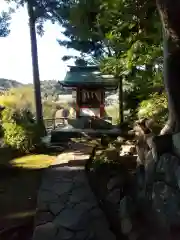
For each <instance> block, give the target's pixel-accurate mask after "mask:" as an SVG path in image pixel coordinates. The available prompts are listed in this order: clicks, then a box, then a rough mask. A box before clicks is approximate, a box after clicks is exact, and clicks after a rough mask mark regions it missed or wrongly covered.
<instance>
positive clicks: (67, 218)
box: [53, 208, 88, 231]
mask: <svg viewBox="0 0 180 240" xmlns="http://www.w3.org/2000/svg"><path fill="white" fill-rule="evenodd" d="M87 219H88V212H84V209H78V210H77V209H68V208H65V209H64V210H63V211H62V212H61V213H60V214H59V215H58V216H57V217H56V218H55V219H54V221H53V223H54V224H58V225H59V226H61V227H65V228H68V229H71V230H76V231H78V230H83V229H85V228H86V227H87V224H88V223H87Z"/></svg>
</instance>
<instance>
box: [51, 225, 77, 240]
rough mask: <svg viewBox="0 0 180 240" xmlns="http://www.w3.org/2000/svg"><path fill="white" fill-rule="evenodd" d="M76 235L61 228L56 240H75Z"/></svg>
mask: <svg viewBox="0 0 180 240" xmlns="http://www.w3.org/2000/svg"><path fill="white" fill-rule="evenodd" d="M74 235H75V233H73V232H72V231H68V230H67V229H65V228H63V227H60V228H58V234H57V235H56V239H62V240H68V239H74Z"/></svg>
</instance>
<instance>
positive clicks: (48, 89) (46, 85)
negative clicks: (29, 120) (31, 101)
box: [0, 78, 71, 98]
mask: <svg viewBox="0 0 180 240" xmlns="http://www.w3.org/2000/svg"><path fill="white" fill-rule="evenodd" d="M22 86H27V87H33V84H31V83H30V84H22V83H20V82H18V81H15V80H9V79H4V78H0V91H3V90H7V89H10V88H17V87H22ZM41 92H42V97H46V96H52V97H55V98H56V97H57V96H58V95H60V94H68V93H71V91H70V90H67V89H64V88H62V87H61V85H60V84H59V83H58V81H55V80H44V81H41Z"/></svg>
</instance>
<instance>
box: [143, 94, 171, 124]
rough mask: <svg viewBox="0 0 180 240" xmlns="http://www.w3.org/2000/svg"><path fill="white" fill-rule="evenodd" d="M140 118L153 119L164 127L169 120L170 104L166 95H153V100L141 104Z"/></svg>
mask: <svg viewBox="0 0 180 240" xmlns="http://www.w3.org/2000/svg"><path fill="white" fill-rule="evenodd" d="M138 117H139V118H153V119H154V120H155V121H156V122H157V123H159V124H160V125H163V124H164V123H165V122H166V120H167V118H168V102H167V97H166V95H165V93H163V94H157V93H155V94H152V95H151V98H150V99H148V100H144V101H142V102H141V103H140V106H139V108H138Z"/></svg>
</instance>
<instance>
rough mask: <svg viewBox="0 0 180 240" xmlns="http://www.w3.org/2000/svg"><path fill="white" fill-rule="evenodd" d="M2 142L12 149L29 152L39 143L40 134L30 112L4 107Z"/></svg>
mask: <svg viewBox="0 0 180 240" xmlns="http://www.w3.org/2000/svg"><path fill="white" fill-rule="evenodd" d="M2 128H3V132H4V142H5V144H7V145H8V146H10V147H12V148H13V149H17V150H19V151H21V152H26V153H28V152H30V151H32V150H33V149H35V148H36V146H37V144H39V143H40V134H39V132H38V128H37V125H36V123H35V122H34V121H33V116H32V114H31V112H29V111H27V110H26V109H22V110H18V109H14V108H6V109H5V110H3V113H2Z"/></svg>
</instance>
